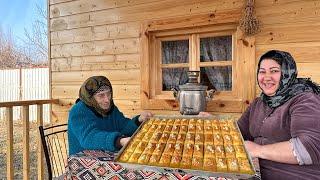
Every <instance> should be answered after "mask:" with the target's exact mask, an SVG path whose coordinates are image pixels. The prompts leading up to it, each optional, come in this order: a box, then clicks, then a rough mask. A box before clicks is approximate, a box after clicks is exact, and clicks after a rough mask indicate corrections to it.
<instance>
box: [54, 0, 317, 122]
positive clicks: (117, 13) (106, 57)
mask: <svg viewBox="0 0 320 180" xmlns="http://www.w3.org/2000/svg"><path fill="white" fill-rule="evenodd" d="M244 3H245V1H244V0H110V1H106V0H73V1H72V0H49V14H50V17H49V21H50V25H49V27H50V33H49V36H50V48H51V49H50V50H51V54H50V57H51V58H50V60H51V73H52V79H51V86H52V98H54V99H59V100H60V104H59V105H55V106H53V109H52V110H53V117H54V120H55V121H62V122H63V121H66V120H67V116H68V110H69V109H70V107H71V105H72V104H73V103H74V102H75V100H76V98H77V97H78V90H79V88H80V85H81V84H82V82H83V81H84V80H85V79H87V78H88V77H90V76H93V75H105V76H107V77H108V78H109V79H110V81H111V83H112V85H113V88H114V101H115V103H116V105H117V106H118V107H119V108H120V110H121V111H123V112H124V113H125V114H126V115H127V116H133V115H135V114H138V113H139V112H140V111H141V100H140V88H141V83H140V82H141V78H140V57H141V56H140V55H141V53H142V52H141V48H140V45H141V44H140V43H141V38H140V37H141V34H140V28H141V24H142V23H143V22H145V21H148V20H150V21H151V20H161V19H166V18H175V17H185V16H194V15H201V14H210V13H213V14H214V13H219V12H224V11H236V12H241V10H242V8H243V5H244ZM255 7H256V15H257V16H258V18H259V20H260V21H261V22H262V28H261V32H260V33H259V34H257V35H255V59H258V58H259V56H261V54H263V53H264V52H266V51H267V50H270V49H280V50H285V51H288V52H290V53H291V54H292V55H293V56H294V58H295V59H296V62H297V65H298V70H299V76H300V77H301V76H302V77H311V78H312V79H313V80H314V81H316V82H318V83H320V21H319V20H320V10H319V9H320V1H319V0H304V1H303V0H269V1H264V0H256V2H255ZM239 18H240V17H239ZM252 68H254V69H255V68H256V67H252ZM252 76H254V77H255V74H254V73H253V74H252ZM251 84H252V86H254V87H256V92H254V95H255V96H258V95H259V88H258V86H257V84H256V82H252V83H251ZM250 100H252V99H250ZM153 112H154V113H156V114H177V113H178V111H170V110H155V111H153ZM216 113H217V112H216ZM218 113H219V112H218Z"/></svg>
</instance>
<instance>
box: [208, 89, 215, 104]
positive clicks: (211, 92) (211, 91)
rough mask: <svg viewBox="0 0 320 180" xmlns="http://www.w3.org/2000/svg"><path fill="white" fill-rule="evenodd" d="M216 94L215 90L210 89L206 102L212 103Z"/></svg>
mask: <svg viewBox="0 0 320 180" xmlns="http://www.w3.org/2000/svg"><path fill="white" fill-rule="evenodd" d="M215 92H216V90H215V89H210V90H209V91H207V96H206V101H211V100H212V98H213V94H214V93H215Z"/></svg>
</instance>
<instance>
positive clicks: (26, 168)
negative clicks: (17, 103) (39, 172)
mask: <svg viewBox="0 0 320 180" xmlns="http://www.w3.org/2000/svg"><path fill="white" fill-rule="evenodd" d="M22 124H23V179H24V180H27V179H29V177H30V163H29V162H30V160H29V159H30V154H29V150H30V147H29V129H30V128H29V105H27V106H23V107H22Z"/></svg>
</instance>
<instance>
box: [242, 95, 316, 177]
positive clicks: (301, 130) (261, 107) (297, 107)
mask: <svg viewBox="0 0 320 180" xmlns="http://www.w3.org/2000/svg"><path fill="white" fill-rule="evenodd" d="M272 111H273V110H272V109H271V108H270V107H268V106H267V105H266V104H265V103H264V102H263V101H262V100H261V98H256V99H255V100H254V101H253V102H252V103H251V105H250V106H249V107H248V109H247V110H246V112H244V113H243V115H242V116H241V118H240V119H239V121H238V125H239V128H240V131H241V133H242V135H243V137H244V139H245V140H251V141H254V142H255V143H257V144H260V145H266V144H274V143H277V142H283V141H289V140H290V139H292V138H299V140H300V141H301V143H302V144H303V146H304V147H305V149H306V150H307V152H308V153H309V155H310V157H311V159H312V164H311V165H292V164H285V163H278V162H275V161H269V160H265V159H260V160H259V162H260V168H261V175H262V179H290V180H292V179H320V96H319V95H316V94H314V93H310V92H306V93H301V94H299V95H297V96H295V97H293V98H291V99H290V100H288V101H287V102H286V103H285V104H283V105H282V106H279V107H278V108H276V109H274V111H273V112H272ZM288 153H289V152H288Z"/></svg>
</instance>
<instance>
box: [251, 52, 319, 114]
mask: <svg viewBox="0 0 320 180" xmlns="http://www.w3.org/2000/svg"><path fill="white" fill-rule="evenodd" d="M264 59H273V60H275V61H276V62H277V63H278V64H279V65H280V66H281V79H280V84H279V88H278V89H277V91H276V94H275V95H274V96H267V95H265V94H264V93H263V92H262V93H261V96H260V97H261V98H262V101H264V102H265V103H266V104H267V105H268V106H269V107H271V108H277V107H279V106H281V105H282V104H284V103H285V102H287V101H288V100H289V99H291V98H292V97H294V96H296V95H298V94H300V93H303V92H314V93H316V94H318V95H319V94H320V87H319V86H318V85H317V84H315V83H313V82H312V81H311V80H310V78H297V75H298V72H297V66H296V63H295V61H294V59H293V57H292V56H291V55H290V54H289V53H288V52H284V51H278V50H271V51H268V52H267V53H265V54H264V55H262V56H261V58H260V60H259V64H258V72H259V68H260V64H261V61H262V60H264ZM258 72H257V73H258ZM259 87H260V85H259ZM260 89H261V87H260Z"/></svg>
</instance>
